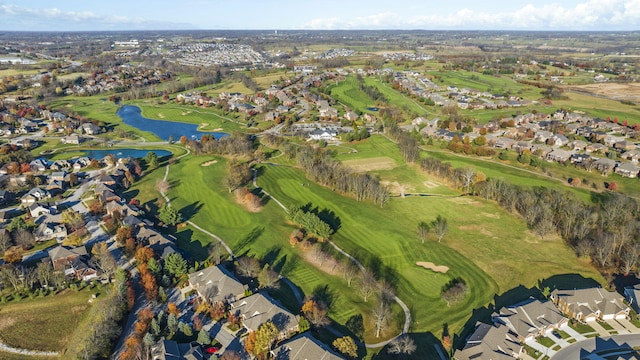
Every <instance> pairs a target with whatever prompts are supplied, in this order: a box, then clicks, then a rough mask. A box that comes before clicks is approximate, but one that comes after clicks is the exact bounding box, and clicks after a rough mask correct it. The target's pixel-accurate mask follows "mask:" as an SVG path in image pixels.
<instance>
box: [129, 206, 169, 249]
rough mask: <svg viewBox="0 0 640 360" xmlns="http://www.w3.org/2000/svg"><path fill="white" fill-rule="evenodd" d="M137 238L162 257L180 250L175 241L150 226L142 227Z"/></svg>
mask: <svg viewBox="0 0 640 360" xmlns="http://www.w3.org/2000/svg"><path fill="white" fill-rule="evenodd" d="M129 216H132V215H129ZM136 238H137V239H138V241H139V242H140V244H142V245H143V246H147V247H150V248H151V249H153V252H154V253H155V254H158V255H159V256H160V258H161V259H164V258H165V257H166V256H167V255H169V254H170V253H174V252H177V251H178V250H177V247H176V244H175V243H174V242H173V241H171V240H170V239H169V238H168V237H166V236H164V235H162V234H160V233H159V232H157V231H155V230H154V229H152V228H149V227H141V228H140V229H139V230H138V233H137V234H136Z"/></svg>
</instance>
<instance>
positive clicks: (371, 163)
mask: <svg viewBox="0 0 640 360" xmlns="http://www.w3.org/2000/svg"><path fill="white" fill-rule="evenodd" d="M342 163H343V164H344V165H346V166H348V167H350V168H352V169H354V170H355V171H357V172H367V171H376V170H391V169H394V168H395V167H396V166H397V164H396V161H395V160H393V159H392V158H390V157H386V156H382V157H374V158H366V159H353V160H344V161H343V162H342Z"/></svg>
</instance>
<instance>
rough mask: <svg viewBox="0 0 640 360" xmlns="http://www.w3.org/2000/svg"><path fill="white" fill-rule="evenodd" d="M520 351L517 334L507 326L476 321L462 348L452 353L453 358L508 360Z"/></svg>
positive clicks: (455, 359)
mask: <svg viewBox="0 0 640 360" xmlns="http://www.w3.org/2000/svg"><path fill="white" fill-rule="evenodd" d="M521 353H522V345H520V342H519V341H518V336H517V335H516V334H515V333H514V332H513V331H512V330H511V329H510V328H509V327H507V326H504V325H500V324H498V325H489V324H485V323H481V322H478V323H477V324H476V329H475V330H474V332H473V334H471V335H470V336H469V337H468V338H467V341H466V343H465V346H464V347H463V348H462V350H458V351H456V352H455V353H454V354H453V359H454V360H471V359H493V360H509V359H513V358H518V357H519V356H520V354H521Z"/></svg>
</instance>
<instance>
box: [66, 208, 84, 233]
mask: <svg viewBox="0 0 640 360" xmlns="http://www.w3.org/2000/svg"><path fill="white" fill-rule="evenodd" d="M62 222H63V223H65V224H66V225H67V226H69V228H70V229H71V231H76V230H78V229H80V228H81V227H83V226H84V216H82V214H80V213H79V212H77V211H75V210H73V209H72V208H69V209H67V210H65V211H63V212H62Z"/></svg>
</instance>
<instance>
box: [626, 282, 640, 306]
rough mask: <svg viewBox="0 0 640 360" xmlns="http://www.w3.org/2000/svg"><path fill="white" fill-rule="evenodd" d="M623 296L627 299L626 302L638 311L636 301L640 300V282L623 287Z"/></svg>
mask: <svg viewBox="0 0 640 360" xmlns="http://www.w3.org/2000/svg"><path fill="white" fill-rule="evenodd" d="M624 297H625V299H626V300H627V304H629V305H630V306H631V307H632V308H633V310H635V311H636V312H637V313H640V305H639V304H638V301H640V284H638V285H635V286H628V287H626V288H624Z"/></svg>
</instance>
